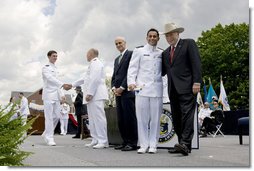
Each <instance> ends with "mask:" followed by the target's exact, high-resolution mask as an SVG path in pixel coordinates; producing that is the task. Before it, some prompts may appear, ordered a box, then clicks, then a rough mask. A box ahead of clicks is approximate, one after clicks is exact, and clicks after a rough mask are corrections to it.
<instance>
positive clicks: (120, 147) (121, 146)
mask: <svg viewBox="0 0 254 171" xmlns="http://www.w3.org/2000/svg"><path fill="white" fill-rule="evenodd" d="M124 147H125V145H119V146H116V147H115V150H122V149H123V148H124Z"/></svg>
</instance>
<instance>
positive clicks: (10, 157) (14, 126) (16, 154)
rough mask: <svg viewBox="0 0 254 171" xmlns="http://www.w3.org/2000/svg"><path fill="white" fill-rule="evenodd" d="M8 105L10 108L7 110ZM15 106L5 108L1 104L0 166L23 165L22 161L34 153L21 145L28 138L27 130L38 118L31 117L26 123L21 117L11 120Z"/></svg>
mask: <svg viewBox="0 0 254 171" xmlns="http://www.w3.org/2000/svg"><path fill="white" fill-rule="evenodd" d="M8 107H10V110H8V111H7V108H8ZM15 108H16V105H12V106H7V107H5V108H2V107H1V106H0V166H23V165H24V164H23V163H22V161H23V160H24V159H25V158H27V157H28V156H29V155H30V154H32V153H31V152H25V151H21V150H20V145H21V144H22V143H23V142H24V140H25V139H26V138H27V136H26V132H27V130H28V129H30V128H31V125H32V123H33V122H34V121H35V119H36V118H32V119H30V120H29V121H27V123H26V124H24V120H23V119H22V118H21V117H18V118H17V119H14V120H10V118H11V117H12V116H13V115H14V114H15V113H16V109H15ZM24 135H25V136H24Z"/></svg>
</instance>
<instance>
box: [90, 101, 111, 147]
mask: <svg viewBox="0 0 254 171" xmlns="http://www.w3.org/2000/svg"><path fill="white" fill-rule="evenodd" d="M87 112H88V118H89V128H90V134H91V136H92V142H94V143H98V144H104V145H108V135H107V120H106V115H105V110H104V100H96V101H91V102H89V103H87Z"/></svg>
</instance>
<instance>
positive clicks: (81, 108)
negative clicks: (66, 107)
mask: <svg viewBox="0 0 254 171" xmlns="http://www.w3.org/2000/svg"><path fill="white" fill-rule="evenodd" d="M75 90H76V93H77V96H76V98H75V101H74V107H75V115H76V116H77V121H78V127H77V132H76V135H75V136H74V137H72V138H80V134H81V117H82V115H86V114H87V108H86V105H85V104H83V92H82V90H81V87H80V86H77V87H76V88H75ZM84 133H85V137H90V131H89V130H88V128H87V126H86V124H84Z"/></svg>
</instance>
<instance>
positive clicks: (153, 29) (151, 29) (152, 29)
mask: <svg viewBox="0 0 254 171" xmlns="http://www.w3.org/2000/svg"><path fill="white" fill-rule="evenodd" d="M151 31H155V32H156V33H157V35H158V37H159V31H158V30H156V29H155V28H150V29H149V30H148V31H147V33H146V36H148V34H149V32H151Z"/></svg>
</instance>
